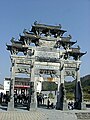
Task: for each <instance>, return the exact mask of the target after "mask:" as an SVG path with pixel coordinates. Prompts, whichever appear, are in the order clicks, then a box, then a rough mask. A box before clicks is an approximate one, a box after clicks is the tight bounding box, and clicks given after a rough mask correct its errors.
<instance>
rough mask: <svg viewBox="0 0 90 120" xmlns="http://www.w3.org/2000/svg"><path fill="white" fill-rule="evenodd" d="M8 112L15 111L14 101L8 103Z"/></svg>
mask: <svg viewBox="0 0 90 120" xmlns="http://www.w3.org/2000/svg"><path fill="white" fill-rule="evenodd" d="M7 110H8V111H14V103H13V102H12V101H10V102H8V107H7Z"/></svg>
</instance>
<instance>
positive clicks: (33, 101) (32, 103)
mask: <svg viewBox="0 0 90 120" xmlns="http://www.w3.org/2000/svg"><path fill="white" fill-rule="evenodd" d="M33 63H34V61H33ZM30 71H31V75H30V77H31V78H30V82H31V83H33V84H32V85H31V83H30V96H31V97H30V104H29V105H28V107H29V106H30V107H29V108H28V110H29V111H30V110H36V109H37V80H36V78H35V75H34V65H33V68H31V70H30Z"/></svg>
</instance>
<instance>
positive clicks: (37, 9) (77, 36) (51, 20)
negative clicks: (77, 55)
mask: <svg viewBox="0 0 90 120" xmlns="http://www.w3.org/2000/svg"><path fill="white" fill-rule="evenodd" d="M35 20H37V21H38V22H39V23H45V24H51V25H58V24H61V25H62V29H64V30H67V33H66V35H67V36H68V35H69V34H70V35H71V36H72V41H76V40H77V43H76V46H77V45H79V46H80V47H81V51H82V52H86V51H87V54H86V55H85V56H83V57H82V58H81V60H82V65H81V76H85V75H87V74H90V36H89V35H90V0H0V83H3V80H4V78H5V77H10V72H9V71H10V66H11V64H10V52H9V51H7V50H6V43H8V44H10V39H11V38H12V37H14V38H15V39H18V38H19V34H22V32H23V30H24V28H26V29H30V28H31V25H32V24H33V22H34V21H35Z"/></svg>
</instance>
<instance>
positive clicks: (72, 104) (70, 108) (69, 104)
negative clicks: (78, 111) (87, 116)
mask: <svg viewBox="0 0 90 120" xmlns="http://www.w3.org/2000/svg"><path fill="white" fill-rule="evenodd" d="M68 109H69V110H73V109H74V103H73V102H72V101H71V102H69V103H68Z"/></svg>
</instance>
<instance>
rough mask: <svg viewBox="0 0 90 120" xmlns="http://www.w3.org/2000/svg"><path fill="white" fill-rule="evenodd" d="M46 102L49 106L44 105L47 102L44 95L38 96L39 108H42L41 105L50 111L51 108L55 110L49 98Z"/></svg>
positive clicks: (39, 94)
mask: <svg viewBox="0 0 90 120" xmlns="http://www.w3.org/2000/svg"><path fill="white" fill-rule="evenodd" d="M46 100H47V104H45V103H44V101H45V98H44V95H43V94H42V93H38V94H37V105H38V107H39V106H41V105H42V106H44V105H46V106H47V108H48V109H49V108H52V109H53V108H54V105H53V102H52V103H51V101H50V99H49V97H48V98H47V99H46Z"/></svg>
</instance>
